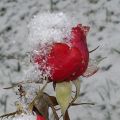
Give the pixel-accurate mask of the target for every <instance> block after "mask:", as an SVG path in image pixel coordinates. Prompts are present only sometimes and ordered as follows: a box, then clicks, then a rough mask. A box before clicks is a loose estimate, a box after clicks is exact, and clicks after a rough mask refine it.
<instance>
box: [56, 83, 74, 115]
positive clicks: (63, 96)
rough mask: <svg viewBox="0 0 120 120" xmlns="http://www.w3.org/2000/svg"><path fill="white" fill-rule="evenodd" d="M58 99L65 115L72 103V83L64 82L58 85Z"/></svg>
mask: <svg viewBox="0 0 120 120" xmlns="http://www.w3.org/2000/svg"><path fill="white" fill-rule="evenodd" d="M55 91H56V99H57V102H58V104H59V105H60V107H61V112H62V114H63V115H64V114H65V112H66V110H67V108H68V106H69V104H70V102H71V95H72V85H71V82H62V83H57V84H56V88H55Z"/></svg>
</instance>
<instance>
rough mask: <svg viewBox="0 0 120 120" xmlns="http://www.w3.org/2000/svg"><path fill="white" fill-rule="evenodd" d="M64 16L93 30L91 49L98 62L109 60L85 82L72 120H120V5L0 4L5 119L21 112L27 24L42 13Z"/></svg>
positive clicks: (4, 0) (43, 0)
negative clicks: (18, 87)
mask: <svg viewBox="0 0 120 120" xmlns="http://www.w3.org/2000/svg"><path fill="white" fill-rule="evenodd" d="M48 11H50V12H60V11H61V12H64V13H66V14H67V15H69V16H71V17H73V18H74V19H75V20H76V24H77V23H81V24H83V25H88V26H90V32H89V33H88V38H87V39H88V40H87V42H88V46H89V50H92V49H94V48H96V47H97V46H99V48H98V49H97V50H96V51H95V52H93V53H91V54H90V57H91V58H92V59H100V58H102V57H106V59H104V60H103V61H101V62H100V64H99V67H100V69H99V71H98V72H97V73H96V74H95V75H94V76H91V77H89V78H82V83H81V95H80V99H79V100H78V101H79V102H93V103H95V105H94V106H86V105H81V106H79V107H78V106H77V107H72V108H71V109H70V111H69V112H70V117H71V120H120V0H0V115H1V114H3V113H7V112H12V111H14V110H15V108H14V101H16V100H17V99H18V98H17V97H16V96H15V94H16V93H15V92H14V89H12V90H3V87H6V86H9V85H12V84H13V83H14V82H17V81H19V80H21V79H23V75H24V72H25V70H27V68H28V67H29V62H27V61H29V60H28V56H27V54H26V51H27V47H28V46H27V43H26V39H27V25H28V23H29V21H30V19H31V18H32V17H33V16H34V15H35V14H37V13H39V12H41V13H42V12H48Z"/></svg>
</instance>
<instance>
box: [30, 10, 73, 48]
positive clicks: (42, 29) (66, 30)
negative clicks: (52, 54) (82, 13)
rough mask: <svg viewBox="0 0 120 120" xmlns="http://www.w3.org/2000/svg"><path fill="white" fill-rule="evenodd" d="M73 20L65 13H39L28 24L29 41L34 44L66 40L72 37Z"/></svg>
mask: <svg viewBox="0 0 120 120" xmlns="http://www.w3.org/2000/svg"><path fill="white" fill-rule="evenodd" d="M71 27H72V25H71V20H70V18H68V17H67V16H66V15H65V14H64V13H62V12H60V13H52V14H51V13H39V14H38V15H36V16H34V18H33V19H32V20H31V22H30V24H29V25H28V31H29V33H28V34H29V38H28V40H29V43H30V44H31V45H32V46H34V45H35V46H37V45H41V46H43V45H45V44H52V43H54V42H64V39H65V38H69V37H70V31H71Z"/></svg>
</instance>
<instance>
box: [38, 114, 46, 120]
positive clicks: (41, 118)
mask: <svg viewBox="0 0 120 120" xmlns="http://www.w3.org/2000/svg"><path fill="white" fill-rule="evenodd" d="M37 120H45V118H44V117H43V116H41V115H37Z"/></svg>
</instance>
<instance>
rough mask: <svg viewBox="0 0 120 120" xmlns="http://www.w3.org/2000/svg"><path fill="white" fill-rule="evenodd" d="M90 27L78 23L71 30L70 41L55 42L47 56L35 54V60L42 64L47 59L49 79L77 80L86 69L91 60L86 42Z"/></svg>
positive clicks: (56, 80)
mask: <svg viewBox="0 0 120 120" xmlns="http://www.w3.org/2000/svg"><path fill="white" fill-rule="evenodd" d="M87 31H88V27H83V26H81V25H78V26H77V27H73V28H72V30H71V40H70V41H69V43H54V44H53V45H52V46H51V47H52V48H51V51H50V52H49V54H48V55H47V56H44V55H41V54H37V55H34V57H33V59H34V62H35V63H37V64H38V65H42V64H43V61H44V60H46V63H45V67H43V68H42V70H43V71H45V68H47V67H49V68H50V69H51V70H50V74H51V76H49V80H51V81H53V82H63V81H70V80H75V79H76V78H78V77H79V76H81V75H83V73H84V72H85V71H86V69H87V66H88V61H89V51H88V48H87V43H86V32H87Z"/></svg>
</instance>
